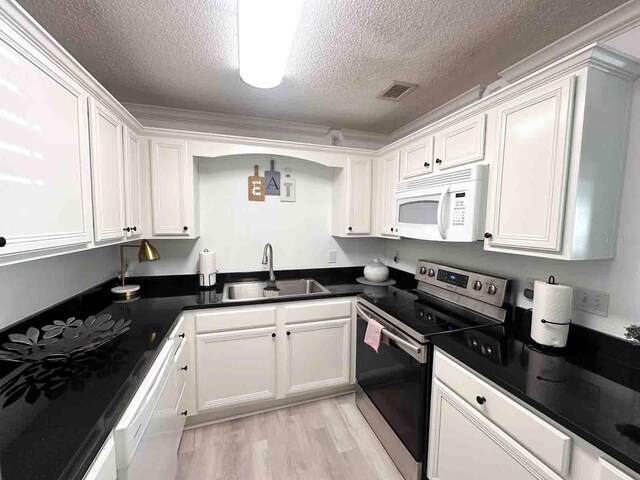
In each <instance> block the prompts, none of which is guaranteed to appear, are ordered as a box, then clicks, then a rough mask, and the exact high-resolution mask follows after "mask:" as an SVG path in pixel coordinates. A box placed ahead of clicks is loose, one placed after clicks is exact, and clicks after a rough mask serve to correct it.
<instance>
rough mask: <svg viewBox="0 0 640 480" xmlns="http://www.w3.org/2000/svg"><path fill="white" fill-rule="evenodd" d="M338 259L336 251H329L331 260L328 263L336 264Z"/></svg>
mask: <svg viewBox="0 0 640 480" xmlns="http://www.w3.org/2000/svg"><path fill="white" fill-rule="evenodd" d="M337 258H338V252H336V251H335V250H329V260H328V263H336V261H337Z"/></svg>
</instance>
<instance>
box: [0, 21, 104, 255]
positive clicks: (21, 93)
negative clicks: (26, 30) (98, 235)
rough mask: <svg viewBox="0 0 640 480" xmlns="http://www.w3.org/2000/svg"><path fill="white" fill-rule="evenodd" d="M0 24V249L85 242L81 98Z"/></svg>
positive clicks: (87, 219) (87, 197)
mask: <svg viewBox="0 0 640 480" xmlns="http://www.w3.org/2000/svg"><path fill="white" fill-rule="evenodd" d="M0 27H1V28H0V79H2V88H0V110H1V111H2V112H1V113H2V115H0V205H2V208H0V256H5V255H12V254H19V253H24V252H29V251H35V250H46V249H50V248H54V247H68V246H71V245H82V244H85V243H88V242H90V241H91V240H92V239H93V233H92V231H91V227H92V224H91V176H90V174H91V173H90V172H91V169H90V164H89V144H88V142H89V137H88V129H87V97H86V95H85V93H84V91H83V90H82V88H81V87H80V85H79V84H78V83H76V82H75V81H74V80H72V79H71V78H70V77H69V76H68V75H66V74H65V73H63V72H62V71H61V70H59V69H58V68H57V67H56V66H55V65H53V64H52V63H51V62H50V61H49V60H48V59H47V58H45V56H44V55H43V54H41V53H40V52H39V51H37V50H36V49H35V48H33V47H32V46H31V45H26V44H25V45H20V46H19V47H18V46H17V45H16V44H15V42H14V40H13V39H12V38H11V36H10V35H9V33H8V32H7V31H5V26H4V24H1V25H0ZM4 260H9V261H10V258H9V257H7V258H5V259H3V261H4Z"/></svg>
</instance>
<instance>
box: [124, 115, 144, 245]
mask: <svg viewBox="0 0 640 480" xmlns="http://www.w3.org/2000/svg"><path fill="white" fill-rule="evenodd" d="M141 160H142V158H141V156H140V139H139V138H138V136H137V135H136V134H135V133H134V132H133V131H132V130H131V129H129V128H128V127H126V126H125V127H124V186H125V196H124V197H125V207H126V208H125V218H126V227H125V231H126V234H127V238H132V239H133V238H138V237H141V236H142V235H143V230H142V189H141V175H142V174H141V168H142V161H141Z"/></svg>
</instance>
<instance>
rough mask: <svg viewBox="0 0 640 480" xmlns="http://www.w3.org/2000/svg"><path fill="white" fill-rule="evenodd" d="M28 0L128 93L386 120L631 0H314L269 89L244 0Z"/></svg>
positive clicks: (337, 118)
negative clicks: (259, 69) (248, 61)
mask: <svg viewBox="0 0 640 480" xmlns="http://www.w3.org/2000/svg"><path fill="white" fill-rule="evenodd" d="M18 2H19V3H20V4H21V5H22V6H23V7H24V8H25V9H26V10H27V11H28V12H29V13H30V14H31V15H32V16H33V17H35V18H36V20H38V21H39V22H40V23H41V24H42V25H43V26H44V28H45V29H47V31H49V33H51V34H52V35H53V37H54V38H56V40H58V41H59V42H60V43H61V44H62V45H63V46H64V47H65V48H66V49H67V50H68V51H69V52H70V53H71V54H72V55H73V56H74V57H75V58H76V59H77V60H78V61H79V62H80V63H81V64H82V65H83V66H84V67H85V68H86V69H87V70H89V72H91V73H92V74H93V75H94V76H95V77H96V78H97V79H98V80H99V81H100V82H101V83H102V84H103V85H104V86H105V87H106V88H107V89H108V90H109V91H111V92H112V93H113V94H114V95H115V97H116V98H118V99H119V100H120V101H122V102H132V103H143V104H149V105H162V106H167V107H178V108H188V109H193V110H203V111H212V112H218V113H227V114H236V115H250V116H257V117H265V118H274V119H280V120H289V121H297V122H305V123H316V124H322V125H330V126H333V127H335V128H350V129H359V130H368V131H372V132H382V133H389V132H391V131H393V130H395V129H397V128H399V127H401V126H403V125H405V124H407V123H408V122H410V121H411V120H414V119H416V118H418V117H420V116H421V115H423V114H425V113H427V112H429V111H430V110H432V109H434V108H435V107H438V106H439V105H441V104H443V103H445V102H446V101H447V100H450V99H451V98H454V97H456V96H457V95H459V94H460V93H462V92H464V91H466V90H468V89H470V88H472V87H474V86H476V85H477V84H480V83H490V82H491V81H493V80H495V78H496V73H497V72H498V71H500V70H501V69H503V68H506V67H508V66H510V65H512V64H513V63H515V62H516V61H518V60H520V59H522V58H524V57H526V56H527V55H529V54H531V53H533V52H535V51H536V50H539V49H540V48H542V47H544V46H545V45H548V44H549V43H551V42H553V41H554V40H556V39H558V38H560V37H562V36H563V35H565V34H567V33H569V32H571V31H573V30H575V29H577V28H578V27H580V26H582V25H584V24H586V23H588V22H589V21H591V20H593V19H595V18H597V17H598V16H600V15H602V14H604V13H606V12H608V11H609V10H611V9H613V8H614V7H616V6H617V5H620V4H622V3H624V0H561V1H559V0H342V1H341V0H306V3H305V7H304V10H303V12H302V17H301V20H300V25H299V27H298V31H297V34H296V38H295V40H294V46H293V49H292V52H291V56H290V58H289V62H288V68H287V71H286V73H285V80H284V82H283V84H282V85H280V86H279V87H277V88H275V89H272V90H258V89H255V88H252V87H250V86H248V85H246V84H244V83H243V82H242V81H241V80H240V78H239V76H238V71H237V70H238V62H237V48H238V46H237V26H236V23H237V22H236V1H235V0H190V1H185V0H135V1H132V0H55V1H52V0H18ZM392 80H403V81H407V82H411V83H417V84H418V85H419V88H418V89H417V90H415V91H414V92H412V93H411V94H409V95H408V96H407V97H406V98H405V99H403V101H401V102H399V103H396V102H390V101H387V100H381V99H378V98H376V96H377V95H378V94H379V93H380V92H381V91H382V90H383V89H384V88H385V87H386V86H388V85H389V84H390V83H391V81H392Z"/></svg>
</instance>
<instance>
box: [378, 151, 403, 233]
mask: <svg viewBox="0 0 640 480" xmlns="http://www.w3.org/2000/svg"><path fill="white" fill-rule="evenodd" d="M379 162H380V165H379V167H380V168H379V172H378V179H379V187H380V188H379V191H378V201H379V202H380V203H379V204H380V208H379V210H378V217H379V221H380V233H381V235H383V236H390V237H396V236H397V233H396V232H397V231H398V227H397V226H396V201H395V200H396V186H397V185H398V180H399V167H400V162H399V152H397V151H396V152H393V153H392V154H390V155H388V156H386V157H383V158H381V159H380V160H379Z"/></svg>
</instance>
